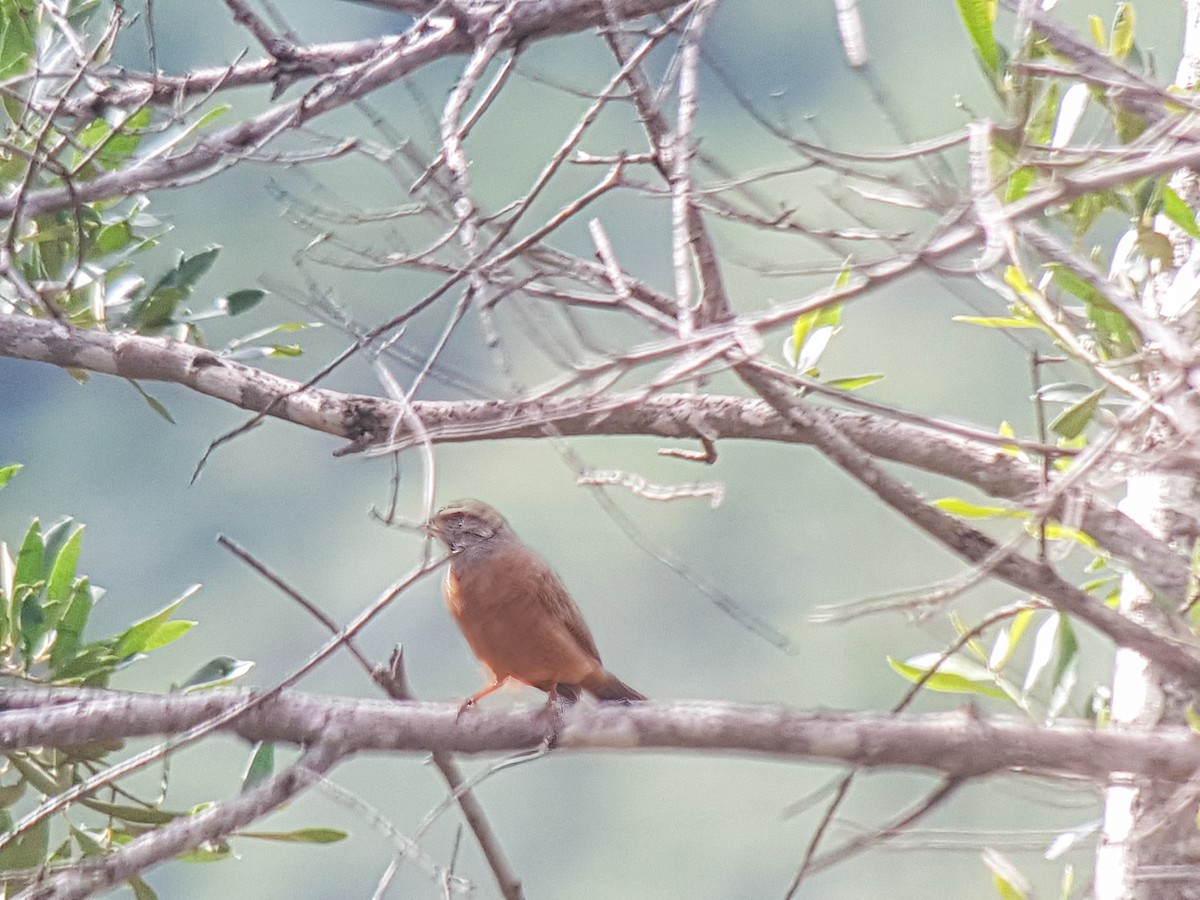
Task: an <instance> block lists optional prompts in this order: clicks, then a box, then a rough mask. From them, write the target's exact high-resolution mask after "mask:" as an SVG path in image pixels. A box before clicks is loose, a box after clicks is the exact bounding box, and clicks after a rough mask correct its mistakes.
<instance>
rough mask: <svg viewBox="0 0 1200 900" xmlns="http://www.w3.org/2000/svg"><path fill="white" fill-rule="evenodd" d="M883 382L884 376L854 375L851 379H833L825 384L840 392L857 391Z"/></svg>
mask: <svg viewBox="0 0 1200 900" xmlns="http://www.w3.org/2000/svg"><path fill="white" fill-rule="evenodd" d="M882 380H883V376H882V375H852V376H850V377H849V378H831V379H829V380H828V381H827V382H825V384H827V385H828V386H829V387H831V388H837V389H838V390H839V391H856V390H858V389H859V388H863V387H866V386H867V385H869V384H874V383H875V382H877V381H882Z"/></svg>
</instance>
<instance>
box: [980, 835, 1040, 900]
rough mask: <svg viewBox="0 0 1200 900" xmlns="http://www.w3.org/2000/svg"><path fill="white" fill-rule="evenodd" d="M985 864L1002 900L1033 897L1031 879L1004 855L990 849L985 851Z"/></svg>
mask: <svg viewBox="0 0 1200 900" xmlns="http://www.w3.org/2000/svg"><path fill="white" fill-rule="evenodd" d="M983 864H984V865H985V866H987V867H988V869H989V871H991V873H992V885H993V887H995V888H996V893H997V894H999V895H1000V898H1001V900H1026V898H1027V897H1029V896H1031V895H1032V893H1033V888H1032V886H1031V885H1030V884H1029V879H1028V878H1026V877H1025V876H1024V875H1023V874H1022V873H1021V870H1020V869H1018V868H1017V867H1016V866H1014V865H1013V864H1012V862H1011V861H1010V860H1009V859H1008V858H1007V857H1005V856H1004V855H1002V854H1000V853H998V852H997V851H995V850H993V849H991V848H990V847H989V848H987V849H985V850H984V851H983Z"/></svg>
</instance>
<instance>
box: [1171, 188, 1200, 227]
mask: <svg viewBox="0 0 1200 900" xmlns="http://www.w3.org/2000/svg"><path fill="white" fill-rule="evenodd" d="M1162 204H1163V213H1164V214H1165V215H1166V217H1167V218H1168V219H1170V220H1171V221H1172V222H1174V223H1175V224H1176V225H1178V226H1179V227H1180V228H1182V229H1183V230H1184V231H1185V232H1186V233H1187V235H1188V237H1193V238H1197V239H1200V226H1198V225H1197V224H1196V213H1195V211H1193V210H1192V208H1191V207H1190V206H1188V205H1187V204H1186V203H1184V202H1183V198H1182V197H1180V196H1179V195H1178V194H1177V193H1175V191H1174V189H1173V188H1172V187H1171V186H1170V185H1167V186H1166V187H1165V188H1163V195H1162Z"/></svg>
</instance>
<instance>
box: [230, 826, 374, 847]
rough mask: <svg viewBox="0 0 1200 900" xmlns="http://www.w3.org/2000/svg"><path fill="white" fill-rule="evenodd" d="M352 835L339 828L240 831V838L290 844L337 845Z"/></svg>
mask: <svg viewBox="0 0 1200 900" xmlns="http://www.w3.org/2000/svg"><path fill="white" fill-rule="evenodd" d="M349 836H350V835H349V834H348V833H347V832H345V831H342V830H341V829H338V828H297V829H296V830H295V831H239V832H238V837H247V838H257V839H258V840H260V841H284V842H286V843H290V844H336V843H337V842H338V841H344V840H345V839H346V838H348V837H349Z"/></svg>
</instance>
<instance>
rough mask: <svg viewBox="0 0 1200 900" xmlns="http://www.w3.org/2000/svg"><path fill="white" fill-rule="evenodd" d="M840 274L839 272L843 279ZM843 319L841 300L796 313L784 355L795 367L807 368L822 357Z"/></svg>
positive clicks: (806, 370) (803, 369) (802, 369)
mask: <svg viewBox="0 0 1200 900" xmlns="http://www.w3.org/2000/svg"><path fill="white" fill-rule="evenodd" d="M841 277H842V276H841V275H839V276H838V278H839V279H841ZM841 320H842V304H840V303H830V304H828V305H826V306H822V307H821V308H820V309H814V310H812V311H811V312H806V313H804V314H803V315H799V316H797V317H796V321H795V322H794V323H793V324H792V333H791V335H790V336H789V338H788V340H787V341H786V342H785V343H784V348H783V352H784V356H785V357H786V358H787V361H788V362H789V363H790V364H791V365H792V367H793V368H795V369H797V370H798V371H800V372H808V371H810V370H811V369H812V368H813V367H814V366H816V364H817V362H818V361H819V360H820V358H821V355H822V354H823V353H824V352H825V348H826V347H828V346H829V341H830V340H831V339H832V338H833V335H834V334H835V333H836V332H837V330H838V326H839V324H840V323H841Z"/></svg>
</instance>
